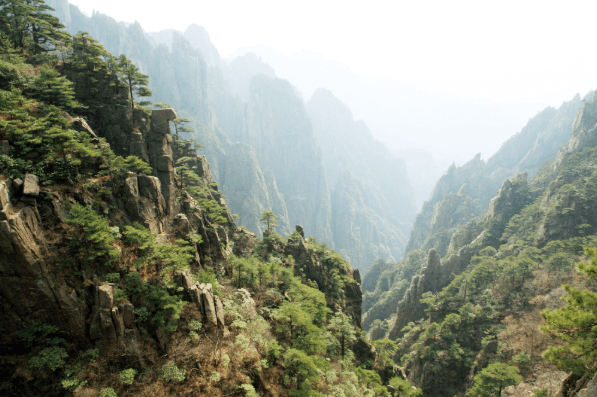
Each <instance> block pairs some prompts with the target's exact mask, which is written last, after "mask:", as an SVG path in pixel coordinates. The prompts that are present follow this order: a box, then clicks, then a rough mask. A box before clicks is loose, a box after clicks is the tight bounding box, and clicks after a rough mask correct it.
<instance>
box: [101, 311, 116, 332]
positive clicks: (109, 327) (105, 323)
mask: <svg viewBox="0 0 597 397" xmlns="http://www.w3.org/2000/svg"><path fill="white" fill-rule="evenodd" d="M99 323H100V327H99V329H100V336H101V337H102V338H107V339H116V330H115V329H114V323H113V322H112V311H111V309H99Z"/></svg>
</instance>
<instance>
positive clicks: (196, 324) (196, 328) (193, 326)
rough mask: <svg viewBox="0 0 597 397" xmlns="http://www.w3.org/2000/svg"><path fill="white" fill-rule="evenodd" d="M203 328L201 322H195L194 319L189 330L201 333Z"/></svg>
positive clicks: (190, 322)
mask: <svg viewBox="0 0 597 397" xmlns="http://www.w3.org/2000/svg"><path fill="white" fill-rule="evenodd" d="M202 326H203V324H201V323H200V322H199V321H197V320H195V319H194V318H193V319H191V321H189V328H190V329H192V330H193V331H199V330H200V329H201V327H202Z"/></svg>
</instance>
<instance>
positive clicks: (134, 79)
mask: <svg viewBox="0 0 597 397" xmlns="http://www.w3.org/2000/svg"><path fill="white" fill-rule="evenodd" d="M114 71H115V72H116V73H117V74H118V76H119V77H120V79H121V80H122V81H123V82H124V83H125V84H126V85H127V86H128V88H129V94H130V97H131V100H134V97H133V93H136V94H137V95H139V96H141V97H145V96H152V95H153V94H152V92H151V91H150V90H149V89H148V88H147V85H148V84H149V76H147V75H144V74H142V73H141V72H139V68H137V66H135V65H134V64H133V63H132V62H131V60H130V59H128V58H127V57H126V55H124V54H121V55H120V57H119V58H118V63H117V66H116V65H114Z"/></svg>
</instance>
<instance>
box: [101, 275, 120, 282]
mask: <svg viewBox="0 0 597 397" xmlns="http://www.w3.org/2000/svg"><path fill="white" fill-rule="evenodd" d="M104 281H105V282H107V283H117V282H119V281H120V273H108V274H106V275H105V276H104Z"/></svg>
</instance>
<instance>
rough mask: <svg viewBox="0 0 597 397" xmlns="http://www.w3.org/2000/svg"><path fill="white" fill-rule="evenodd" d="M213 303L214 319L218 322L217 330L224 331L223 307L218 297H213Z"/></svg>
mask: <svg viewBox="0 0 597 397" xmlns="http://www.w3.org/2000/svg"><path fill="white" fill-rule="evenodd" d="M214 301H215V303H216V318H217V320H218V328H220V329H224V327H225V326H226V324H225V323H224V305H222V300H221V299H220V297H219V296H214Z"/></svg>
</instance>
